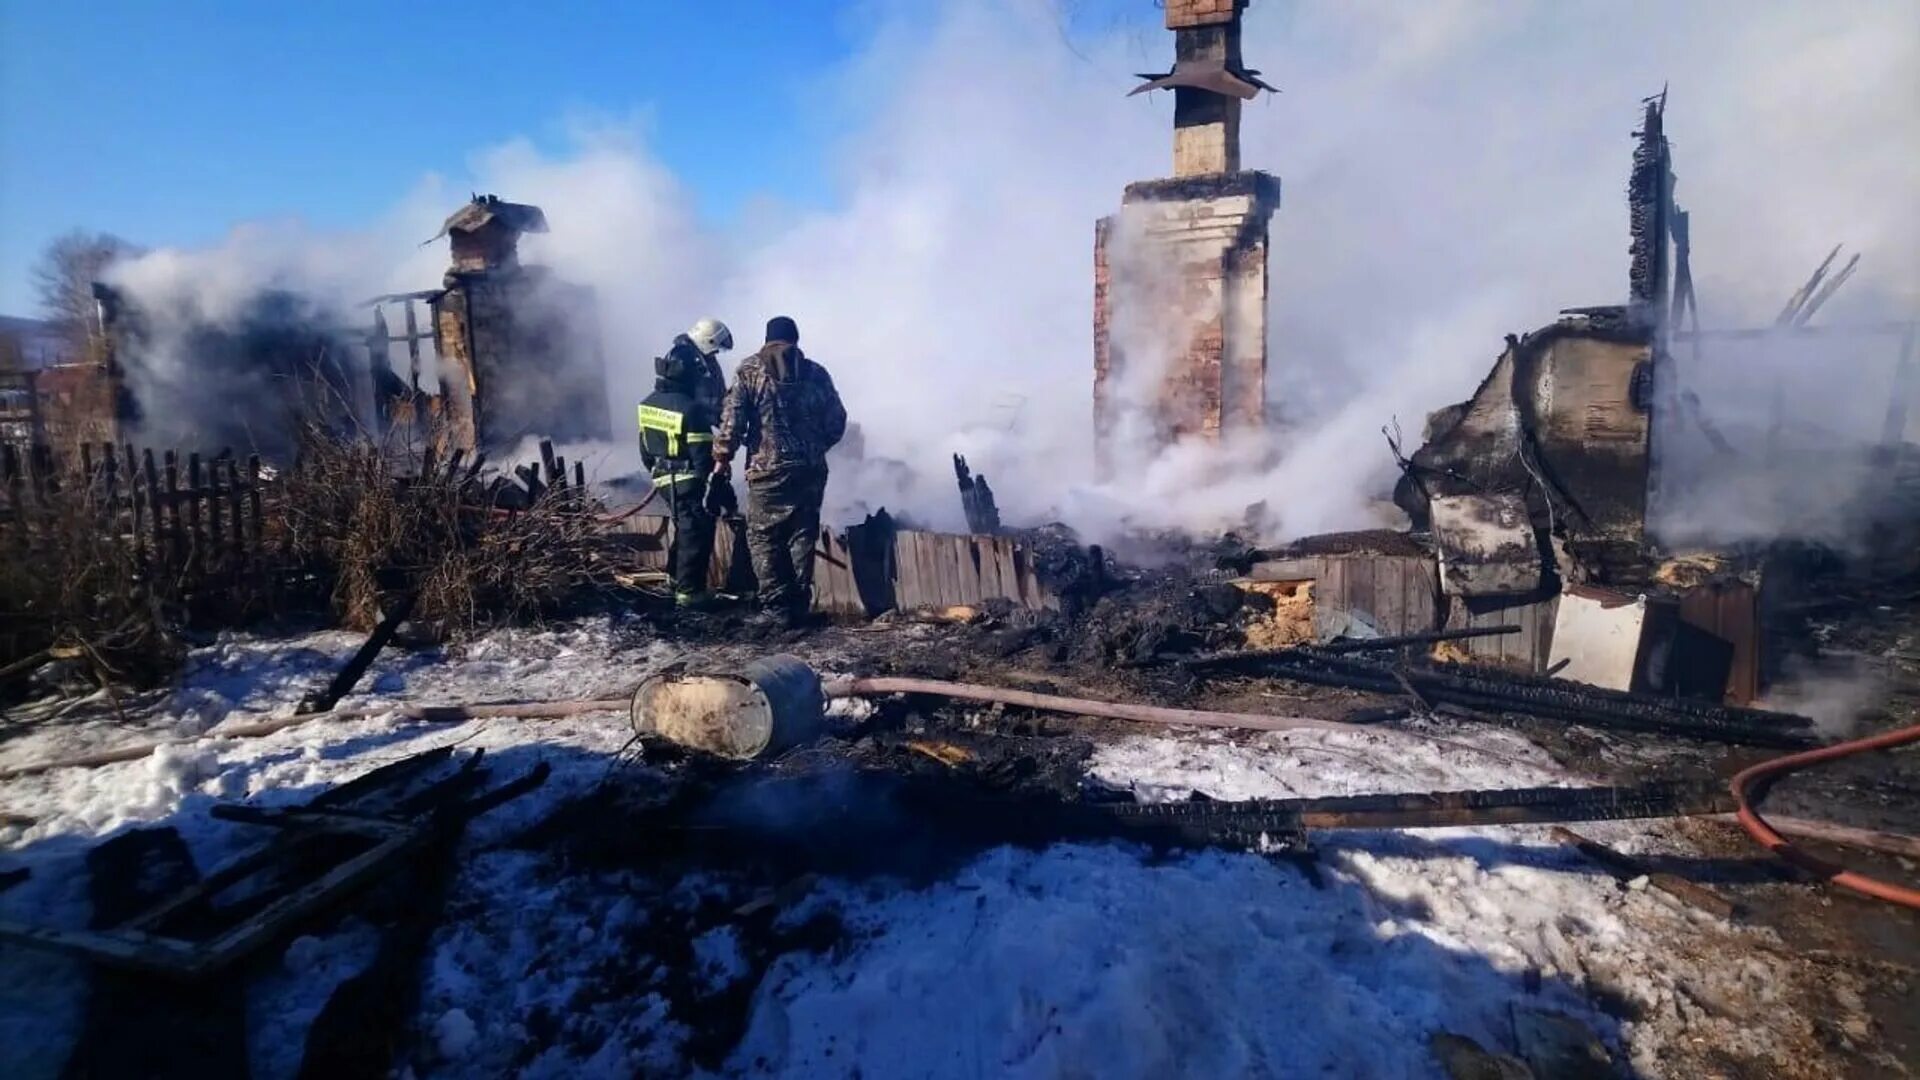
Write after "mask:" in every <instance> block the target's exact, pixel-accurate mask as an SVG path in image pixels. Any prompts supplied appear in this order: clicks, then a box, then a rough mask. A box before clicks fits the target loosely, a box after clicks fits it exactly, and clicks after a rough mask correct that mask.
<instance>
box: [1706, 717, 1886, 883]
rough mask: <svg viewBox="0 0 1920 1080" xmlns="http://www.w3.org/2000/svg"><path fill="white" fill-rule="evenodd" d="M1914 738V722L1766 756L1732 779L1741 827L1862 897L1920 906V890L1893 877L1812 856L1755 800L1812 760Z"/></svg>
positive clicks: (1769, 847)
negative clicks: (1876, 875)
mask: <svg viewBox="0 0 1920 1080" xmlns="http://www.w3.org/2000/svg"><path fill="white" fill-rule="evenodd" d="M1911 742H1920V724H1915V725H1914V726H1912V727H1904V728H1898V729H1896V730H1893V731H1888V732H1885V733H1883V734H1879V735H1874V736H1871V737H1869V738H1865V739H1854V740H1853V741H1851V742H1843V743H1835V744H1834V745H1832V746H1823V747H1821V748H1820V749H1818V750H1808V751H1805V752H1804V753H1799V754H1788V755H1787V756H1785V757H1777V758H1774V759H1772V760H1771V761H1763V762H1761V763H1760V764H1758V765H1755V766H1753V767H1752V768H1749V769H1744V770H1742V771H1741V772H1740V774H1739V775H1738V776H1735V777H1734V778H1733V801H1734V804H1735V805H1736V806H1737V807H1738V813H1737V814H1736V816H1737V817H1738V818H1739V819H1740V827H1741V828H1743V829H1745V830H1747V835H1749V836H1751V837H1753V838H1754V840H1755V841H1757V842H1758V843H1759V844H1760V845H1761V846H1762V847H1764V848H1766V849H1767V850H1768V851H1771V852H1773V853H1774V854H1775V855H1778V856H1780V857H1781V858H1782V859H1785V860H1786V861H1788V862H1790V863H1792V864H1794V865H1795V866H1798V867H1800V868H1801V869H1803V870H1807V871H1810V872H1812V873H1814V874H1818V875H1820V877H1822V878H1823V879H1825V880H1827V881H1830V882H1832V883H1833V884H1835V885H1838V886H1840V887H1841V888H1843V889H1851V890H1853V891H1854V892H1857V893H1860V894H1861V895H1863V896H1871V897H1873V898H1875V899H1877V900H1886V901H1888V902H1890V903H1894V904H1899V905H1900V906H1902V907H1907V908H1912V909H1914V910H1916V911H1920V889H1912V888H1908V887H1906V886H1904V885H1895V884H1894V883H1892V882H1890V881H1881V880H1880V879H1879V878H1873V877H1868V876H1867V875H1865V874H1861V873H1856V872H1854V871H1852V870H1848V869H1847V868H1846V867H1844V866H1837V865H1835V864H1833V863H1830V862H1827V861H1826V860H1825V859H1821V858H1818V857H1817V856H1813V855H1809V854H1807V853H1806V852H1804V851H1801V850H1799V849H1798V848H1795V847H1793V846H1792V845H1791V844H1789V843H1787V840H1786V838H1785V837H1783V836H1781V835H1780V834H1779V833H1778V832H1775V831H1774V829H1773V826H1771V825H1769V824H1767V821H1766V819H1765V818H1763V817H1761V816H1760V811H1759V810H1758V809H1756V807H1755V804H1756V803H1758V802H1759V801H1760V800H1761V799H1762V798H1764V797H1765V796H1766V789H1767V785H1769V784H1771V783H1773V781H1775V780H1777V779H1779V778H1780V777H1782V776H1786V775H1787V774H1789V773H1794V772H1798V771H1800V770H1801V769H1805V768H1807V767H1809V766H1812V765H1819V764H1821V763H1823V762H1828V761H1835V760H1838V759H1839V758H1843V757H1851V756H1853V755H1854V754H1864V753H1869V752H1871V751H1874V750H1891V749H1893V748H1894V747H1896V746H1905V745H1906V744H1908V743H1911ZM1750 788H1753V789H1756V790H1755V791H1754V793H1753V795H1752V796H1751V800H1752V801H1751V802H1750V801H1749V795H1748V789H1750Z"/></svg>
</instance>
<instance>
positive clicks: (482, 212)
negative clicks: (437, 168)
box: [427, 195, 547, 244]
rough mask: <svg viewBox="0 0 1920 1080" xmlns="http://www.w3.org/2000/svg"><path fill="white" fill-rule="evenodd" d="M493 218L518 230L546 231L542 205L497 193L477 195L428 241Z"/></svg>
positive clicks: (470, 227)
mask: <svg viewBox="0 0 1920 1080" xmlns="http://www.w3.org/2000/svg"><path fill="white" fill-rule="evenodd" d="M493 221H498V222H499V223H500V224H502V225H504V226H506V227H507V228H509V229H512V230H513V231H514V232H517V233H543V232H546V231H547V215H546V213H545V211H543V210H541V209H540V208H539V207H537V206H532V205H529V204H527V203H513V202H507V201H506V200H504V199H502V198H500V196H498V195H475V196H474V197H473V201H472V202H469V203H468V204H467V205H465V206H463V207H461V208H460V209H458V210H455V211H454V212H453V214H452V216H450V217H448V218H447V220H446V221H445V222H444V223H443V224H442V225H441V226H440V231H439V232H437V233H434V234H433V239H432V240H428V241H427V243H429V244H431V243H433V241H434V240H438V239H440V238H441V237H443V236H445V235H447V234H448V233H454V232H472V231H474V230H475V229H479V228H482V227H484V226H485V225H487V224H488V223H489V222H493Z"/></svg>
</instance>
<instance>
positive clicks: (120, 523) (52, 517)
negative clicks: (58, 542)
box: [0, 443, 264, 569]
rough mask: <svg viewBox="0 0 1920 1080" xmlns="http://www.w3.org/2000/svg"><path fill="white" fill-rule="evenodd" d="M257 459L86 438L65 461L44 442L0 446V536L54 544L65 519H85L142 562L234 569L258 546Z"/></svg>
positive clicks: (17, 544) (12, 541)
mask: <svg viewBox="0 0 1920 1080" xmlns="http://www.w3.org/2000/svg"><path fill="white" fill-rule="evenodd" d="M261 486H262V485H261V468H260V458H259V456H258V455H252V456H249V457H248V458H247V459H246V460H245V461H244V462H242V461H240V460H239V459H237V458H235V457H234V456H233V455H232V454H227V453H223V454H220V455H218V456H215V457H212V458H205V459H203V458H202V457H201V455H199V454H186V455H184V456H183V455H181V454H180V453H179V452H178V451H173V450H168V451H165V452H163V453H161V454H160V455H159V456H157V457H156V455H155V454H154V451H153V450H152V449H151V448H148V449H139V450H137V449H135V447H134V446H133V445H132V444H130V443H129V444H125V445H122V446H114V445H112V444H109V443H100V444H83V445H82V446H81V447H80V460H79V461H77V462H74V461H66V462H62V461H59V460H57V459H56V457H55V455H54V453H53V451H52V449H51V448H50V447H48V446H47V445H45V444H43V443H34V444H26V445H21V444H16V443H4V444H0V537H3V538H4V540H3V541H0V542H4V543H5V544H6V545H10V546H12V547H14V548H16V549H18V548H31V547H33V546H35V545H38V544H41V543H47V542H53V541H54V539H55V538H56V537H58V536H60V535H61V532H60V528H59V523H60V522H61V520H62V518H63V516H64V515H72V514H81V515H85V516H86V517H87V518H88V519H91V520H92V521H93V522H94V523H95V527H96V528H97V529H98V530H100V532H101V533H104V534H105V535H109V536H113V537H117V538H120V539H122V540H124V541H126V542H127V543H129V544H131V545H132V548H133V551H134V554H135V556H136V557H137V558H139V559H140V560H141V561H143V562H144V563H147V564H149V565H157V566H166V567H171V568H176V569H180V568H187V567H198V568H202V569H208V568H213V567H233V566H240V565H247V564H251V563H253V562H255V561H256V557H257V556H258V555H259V554H260V552H261V550H262V549H263V546H264V539H263V537H264V525H263V514H262V511H261V506H260V498H261Z"/></svg>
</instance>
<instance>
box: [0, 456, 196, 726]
mask: <svg viewBox="0 0 1920 1080" xmlns="http://www.w3.org/2000/svg"><path fill="white" fill-rule="evenodd" d="M67 480H68V482H67V483H66V484H60V483H58V482H57V481H56V482H55V483H54V484H51V485H49V486H48V490H47V491H46V493H45V495H44V497H43V498H33V499H31V501H29V500H27V499H23V500H22V503H23V505H22V506H21V507H20V508H19V510H20V513H19V515H18V516H15V515H14V514H13V513H12V512H9V513H8V514H7V515H6V520H5V523H4V528H0V692H4V690H5V686H6V684H10V683H17V682H18V680H19V679H21V678H23V677H24V676H26V675H27V674H30V673H31V672H32V671H33V670H34V669H36V668H38V667H39V666H40V665H41V664H42V663H44V662H46V661H47V660H69V661H72V662H73V663H75V664H76V665H78V666H79V668H80V669H82V670H84V671H85V672H86V673H87V674H88V675H89V676H91V677H92V678H93V679H94V680H95V681H97V682H99V683H101V684H102V685H105V684H107V683H109V682H117V683H122V684H130V685H134V686H146V685H152V684H154V683H156V682H158V681H159V680H160V679H162V678H164V677H165V676H166V675H167V674H168V673H170V672H171V671H172V670H173V669H174V668H175V667H176V666H177V665H178V663H179V661H180V658H181V657H182V656H183V655H184V654H185V649H184V646H183V645H182V644H181V641H180V638H179V635H178V630H179V628H180V627H181V626H182V625H184V624H185V622H186V620H187V619H188V617H189V615H190V614H191V610H190V609H191V607H192V606H193V602H194V601H195V600H197V599H200V598H199V597H197V596H196V594H195V593H194V592H193V591H192V590H191V589H190V588H189V585H190V568H182V567H173V566H167V565H163V564H156V563H155V562H154V561H152V560H151V559H142V558H141V557H140V555H139V554H138V552H137V550H136V548H135V545H134V544H133V543H132V542H131V520H130V518H129V517H128V516H127V515H125V514H121V515H113V514H111V513H110V512H109V511H108V510H107V508H106V507H105V505H104V500H103V499H101V498H100V495H101V492H100V491H99V490H98V489H97V488H92V487H89V485H88V484H87V482H86V478H85V477H82V476H79V475H77V474H74V475H70V476H69V477H68V478H67Z"/></svg>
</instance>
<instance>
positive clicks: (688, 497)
mask: <svg viewBox="0 0 1920 1080" xmlns="http://www.w3.org/2000/svg"><path fill="white" fill-rule="evenodd" d="M683 475H684V474H683ZM674 479H676V478H675V477H661V478H659V479H658V480H657V482H658V483H659V484H660V487H661V493H660V494H661V496H662V497H663V498H665V499H666V500H667V506H668V507H669V509H670V510H671V511H672V513H673V545H672V548H671V549H670V550H669V551H668V552H667V561H668V563H669V564H670V565H672V567H673V588H674V592H676V593H678V594H681V595H689V594H692V593H698V592H703V591H705V590H706V587H707V570H708V567H709V566H710V565H711V564H712V562H713V529H714V524H715V520H714V516H713V515H712V514H709V513H707V510H706V507H704V506H702V505H701V498H702V496H703V495H704V494H705V493H706V485H705V484H704V483H702V482H701V481H702V480H704V479H705V477H697V478H695V479H690V480H689V479H680V481H679V482H678V483H674V482H672V481H673V480H674Z"/></svg>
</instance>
